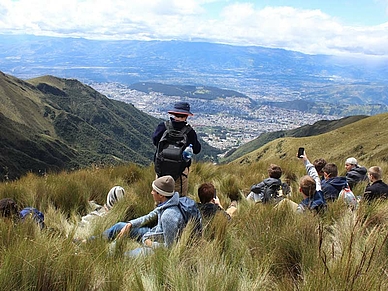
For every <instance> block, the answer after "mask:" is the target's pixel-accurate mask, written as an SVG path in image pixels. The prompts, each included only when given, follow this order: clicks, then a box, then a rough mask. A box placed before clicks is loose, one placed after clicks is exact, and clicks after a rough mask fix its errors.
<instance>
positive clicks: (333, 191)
mask: <svg viewBox="0 0 388 291" xmlns="http://www.w3.org/2000/svg"><path fill="white" fill-rule="evenodd" d="M321 185H322V192H323V196H324V197H325V200H326V201H334V200H336V199H337V198H338V194H339V192H341V190H342V189H343V188H344V187H346V186H347V182H346V177H333V178H330V179H328V180H322V184H321Z"/></svg>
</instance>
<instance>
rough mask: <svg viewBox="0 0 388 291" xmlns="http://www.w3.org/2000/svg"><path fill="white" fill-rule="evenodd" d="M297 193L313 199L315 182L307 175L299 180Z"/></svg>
mask: <svg viewBox="0 0 388 291" xmlns="http://www.w3.org/2000/svg"><path fill="white" fill-rule="evenodd" d="M299 191H300V192H302V194H303V195H304V196H306V197H310V198H311V197H313V196H314V193H315V191H316V184H315V180H314V179H313V178H311V177H310V176H308V175H306V176H303V177H302V178H300V180H299Z"/></svg>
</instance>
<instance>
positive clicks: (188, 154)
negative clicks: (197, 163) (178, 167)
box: [182, 144, 193, 162]
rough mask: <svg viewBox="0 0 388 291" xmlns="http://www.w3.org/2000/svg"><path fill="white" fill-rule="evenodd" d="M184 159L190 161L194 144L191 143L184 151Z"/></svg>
mask: <svg viewBox="0 0 388 291" xmlns="http://www.w3.org/2000/svg"><path fill="white" fill-rule="evenodd" d="M182 156H183V159H184V160H185V161H186V162H188V161H190V159H191V158H192V157H193V145H192V144H189V146H188V147H186V148H185V150H184V151H183V153H182Z"/></svg>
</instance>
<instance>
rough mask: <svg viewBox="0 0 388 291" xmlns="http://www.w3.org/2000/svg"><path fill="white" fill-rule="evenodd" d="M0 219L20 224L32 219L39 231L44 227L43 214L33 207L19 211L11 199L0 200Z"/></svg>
mask: <svg viewBox="0 0 388 291" xmlns="http://www.w3.org/2000/svg"><path fill="white" fill-rule="evenodd" d="M0 217H4V218H7V219H10V220H11V221H13V222H22V221H25V220H27V219H32V220H33V221H34V222H35V223H36V224H38V225H39V227H40V229H43V228H44V227H45V223H44V214H43V213H42V212H40V211H39V210H38V209H36V208H34V207H25V208H23V209H21V210H20V209H19V206H18V205H17V204H16V202H15V201H14V200H13V199H12V198H3V199H1V200H0Z"/></svg>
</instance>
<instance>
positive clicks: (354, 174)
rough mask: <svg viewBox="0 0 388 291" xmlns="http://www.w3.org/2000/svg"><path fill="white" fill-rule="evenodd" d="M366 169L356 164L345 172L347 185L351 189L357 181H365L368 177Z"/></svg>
mask: <svg viewBox="0 0 388 291" xmlns="http://www.w3.org/2000/svg"><path fill="white" fill-rule="evenodd" d="M366 173H367V169H366V168H365V167H360V166H356V167H355V168H353V169H351V170H350V171H349V172H347V173H346V181H347V182H348V184H349V187H350V188H351V189H353V187H354V185H356V184H357V183H358V182H361V181H366V180H367V179H368V177H367V175H366Z"/></svg>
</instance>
